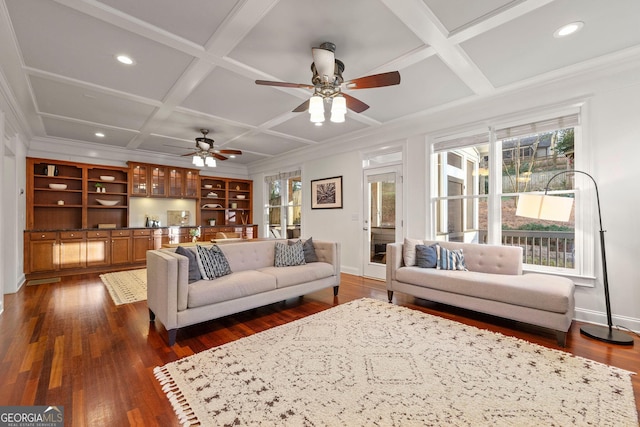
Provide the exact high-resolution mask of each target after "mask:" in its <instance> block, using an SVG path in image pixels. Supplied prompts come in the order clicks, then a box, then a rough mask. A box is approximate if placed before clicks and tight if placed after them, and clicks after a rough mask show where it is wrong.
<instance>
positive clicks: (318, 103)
mask: <svg viewBox="0 0 640 427" xmlns="http://www.w3.org/2000/svg"><path fill="white" fill-rule="evenodd" d="M318 113H320V114H324V102H323V100H322V97H321V96H319V95H313V96H312V97H311V99H309V114H311V115H312V116H313V115H314V114H318Z"/></svg>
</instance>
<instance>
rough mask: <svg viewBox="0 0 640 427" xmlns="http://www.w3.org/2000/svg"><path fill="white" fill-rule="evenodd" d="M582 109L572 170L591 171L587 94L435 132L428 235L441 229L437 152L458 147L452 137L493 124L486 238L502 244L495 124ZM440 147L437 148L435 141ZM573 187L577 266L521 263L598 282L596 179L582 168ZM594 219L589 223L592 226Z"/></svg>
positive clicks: (474, 132) (532, 268)
mask: <svg viewBox="0 0 640 427" xmlns="http://www.w3.org/2000/svg"><path fill="white" fill-rule="evenodd" d="M576 113H577V114H578V115H579V117H580V125H578V126H575V127H574V132H575V144H576V145H575V151H576V152H577V153H579V155H578V156H577V158H576V160H575V163H574V170H580V171H585V172H590V171H591V170H593V159H592V155H591V150H590V149H589V148H590V144H589V143H588V141H589V132H588V128H589V117H590V115H589V102H588V100H573V101H570V102H569V103H567V104H564V105H560V106H548V107H546V108H540V109H538V110H536V111H529V112H524V113H518V114H514V115H510V116H509V117H497V118H493V119H490V120H486V121H484V122H483V123H482V124H477V126H475V127H474V126H473V125H465V126H461V127H459V128H458V132H456V129H449V130H447V131H446V132H443V133H442V134H441V135H434V136H433V137H431V138H427V141H428V143H430V147H429V149H428V150H427V155H428V157H429V160H428V161H429V165H430V166H429V168H430V169H431V174H430V177H431V183H430V185H429V186H427V188H428V189H429V190H428V191H429V197H427V200H428V202H429V206H428V207H427V211H428V212H430V217H431V221H430V224H429V225H428V227H427V230H429V232H430V238H431V239H435V238H436V237H437V236H436V232H437V229H438V228H437V224H435V221H436V218H437V216H436V208H437V206H436V205H437V203H438V194H440V193H439V192H438V188H437V182H438V179H437V178H438V177H437V174H438V168H437V167H436V165H435V163H434V161H435V160H434V159H435V155H436V153H437V152H439V151H444V150H450V149H452V148H453V147H455V143H453V144H449V142H451V141H454V140H457V139H460V138H465V137H470V136H473V135H478V134H482V133H486V132H487V125H489V131H490V132H489V135H490V140H489V142H488V144H489V147H490V148H489V149H490V161H491V162H492V163H491V165H490V167H489V173H490V179H489V186H490V188H489V195H488V207H489V209H488V213H487V215H488V218H487V221H488V224H489V227H488V228H489V230H488V235H487V241H488V243H489V244H501V240H502V236H501V229H502V219H501V198H502V196H504V195H506V194H503V193H502V188H501V186H502V185H501V179H499V178H500V176H499V175H500V173H501V171H502V165H501V163H500V160H499V157H498V154H501V149H502V147H501V144H500V142H499V141H496V140H495V136H496V134H495V132H494V130H495V129H501V128H505V127H512V126H517V125H519V124H525V123H532V122H537V121H542V120H547V119H551V118H554V117H560V116H564V115H569V114H576ZM436 146H437V147H438V149H437V150H436V148H435V147H436ZM573 176H574V188H575V193H576V200H575V211H576V218H577V221H576V227H575V245H576V247H579V248H580V251H579V253H580V256H579V257H578V259H577V260H576V265H575V268H574V269H571V270H567V269H554V268H553V267H543V266H535V265H531V264H523V271H524V272H525V273H526V272H536V273H544V274H552V275H560V276H564V277H569V278H571V279H572V280H573V281H574V282H575V283H576V285H580V286H587V287H594V286H595V279H596V277H595V273H596V272H595V266H596V255H597V253H596V250H595V249H596V242H597V241H598V232H599V228H598V226H597V225H596V223H597V209H596V206H595V204H596V200H595V189H594V187H593V183H592V182H591V181H590V180H588V178H587V177H585V176H583V175H582V174H574V175H573ZM590 225H591V226H590Z"/></svg>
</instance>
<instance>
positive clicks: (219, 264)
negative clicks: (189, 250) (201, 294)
mask: <svg viewBox="0 0 640 427" xmlns="http://www.w3.org/2000/svg"><path fill="white" fill-rule="evenodd" d="M196 249H197V252H198V266H199V267H200V273H201V274H202V278H203V279H205V280H213V279H215V278H217V277H222V276H226V275H227V274H231V273H232V271H231V267H229V262H228V261H227V257H225V256H224V253H223V252H222V250H220V248H219V247H218V245H213V246H212V247H210V248H205V247H204V246H200V245H198V246H196Z"/></svg>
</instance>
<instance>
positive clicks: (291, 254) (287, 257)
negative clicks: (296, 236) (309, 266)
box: [274, 240, 306, 267]
mask: <svg viewBox="0 0 640 427" xmlns="http://www.w3.org/2000/svg"><path fill="white" fill-rule="evenodd" d="M302 248H303V245H302V242H301V241H300V240H298V241H297V242H295V243H294V244H292V245H288V244H286V243H281V242H276V255H275V260H274V265H275V266H276V267H290V266H292V265H304V264H306V262H305V260H304V250H303V249H302Z"/></svg>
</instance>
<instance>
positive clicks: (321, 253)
mask: <svg viewBox="0 0 640 427" xmlns="http://www.w3.org/2000/svg"><path fill="white" fill-rule="evenodd" d="M313 247H314V249H315V250H316V255H317V256H318V261H320V262H327V263H329V264H331V265H332V266H333V269H334V274H335V275H336V276H338V277H339V276H340V243H337V242H324V241H320V240H314V241H313Z"/></svg>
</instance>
